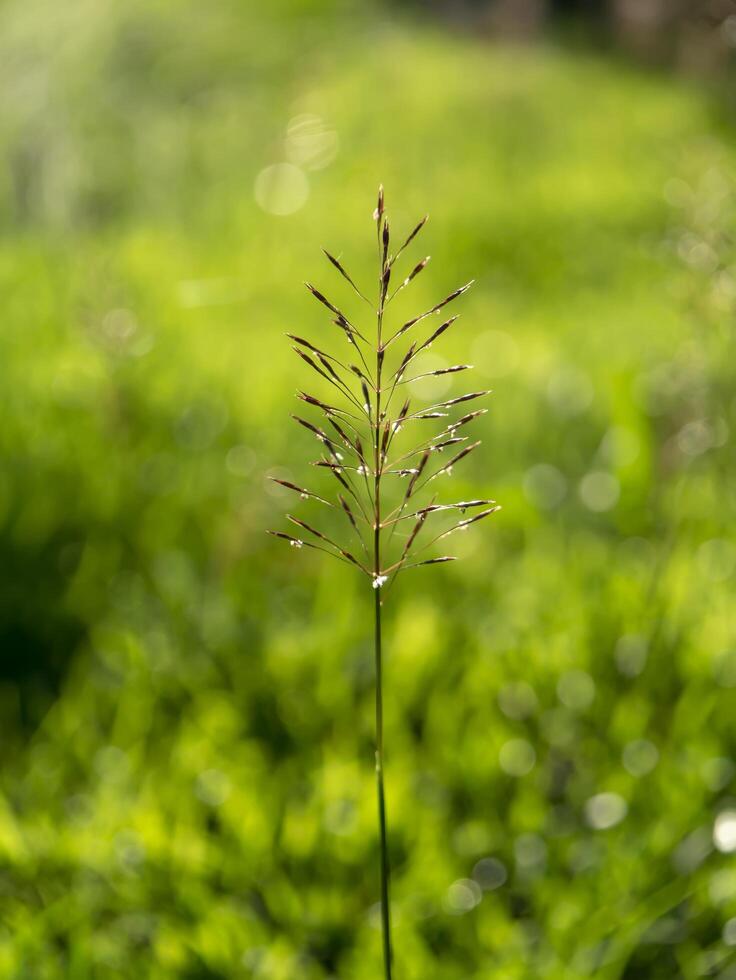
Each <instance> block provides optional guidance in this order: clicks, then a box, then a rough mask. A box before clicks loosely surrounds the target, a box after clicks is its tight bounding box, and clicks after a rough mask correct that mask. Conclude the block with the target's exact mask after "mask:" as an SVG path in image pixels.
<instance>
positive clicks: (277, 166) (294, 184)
mask: <svg viewBox="0 0 736 980" xmlns="http://www.w3.org/2000/svg"><path fill="white" fill-rule="evenodd" d="M253 190H254V194H255V198H256V201H257V202H258V204H259V205H260V206H261V207H262V208H263V210H264V211H266V212H268V214H275V215H279V216H285V215H288V214H294V212H295V211H298V210H299V209H300V208H302V207H304V205H305V204H306V202H307V198H308V197H309V181H308V180H307V177H306V175H305V173H304V171H302V170H300V169H299V167H295V166H294V164H293V163H274V164H272V166H270V167H264V169H263V170H261V172H260V173H259V174H258V176H257V177H256V180H255V185H254V189H253Z"/></svg>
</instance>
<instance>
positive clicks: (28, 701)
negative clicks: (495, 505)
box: [0, 0, 736, 980]
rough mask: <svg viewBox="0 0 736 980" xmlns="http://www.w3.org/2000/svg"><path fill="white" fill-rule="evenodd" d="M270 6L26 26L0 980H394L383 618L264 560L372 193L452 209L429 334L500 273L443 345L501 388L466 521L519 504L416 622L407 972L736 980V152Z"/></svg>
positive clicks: (549, 85) (2, 372) (616, 85)
mask: <svg viewBox="0 0 736 980" xmlns="http://www.w3.org/2000/svg"><path fill="white" fill-rule="evenodd" d="M250 6H251V5H249V4H238V3H235V2H226V3H223V4H219V5H206V6H204V7H200V6H198V5H196V4H194V3H191V2H185V3H182V4H180V5H174V4H171V3H168V2H164V0H156V2H153V3H150V4H143V3H133V4H125V3H122V2H121V0H105V2H104V3H101V4H91V3H85V2H82V0H75V2H73V3H71V4H68V5H66V6H56V5H52V4H50V3H48V2H46V0H27V2H25V3H20V2H19V0H10V2H5V3H4V4H2V5H1V6H0V28H1V29H0V83H2V93H3V94H2V97H1V98H2V101H1V102H0V139H2V145H3V162H4V165H3V168H2V171H1V173H0V218H2V228H3V231H2V239H1V240H0V294H1V295H2V330H1V332H0V384H1V386H2V404H3V412H2V426H0V458H1V460H2V466H1V467H0V569H1V571H0V587H1V588H0V651H1V653H0V667H1V671H0V718H2V735H3V739H2V770H1V776H0V976H2V977H7V978H9V980H62V978H63V980H108V978H110V980H112V978H133V977H135V978H144V977H145V978H148V977H150V978H152V980H164V978H186V980H220V978H221V980H225V978H227V980H231V978H237V977H244V978H246V977H254V978H264V980H265V978H268V980H292V978H304V980H318V978H319V980H327V978H332V980H336V978H339V980H375V978H376V977H378V976H379V975H380V969H381V966H380V962H381V961H380V933H379V930H378V918H377V910H376V906H375V902H376V901H377V896H378V874H377V865H376V855H377V834H376V827H375V823H376V820H375V800H374V774H373V742H372V737H373V714H372V712H373V700H372V699H373V667H372V652H371V632H370V631H371V602H372V598H373V596H372V592H371V589H370V587H367V586H366V583H365V581H364V580H363V579H360V578H358V576H357V575H353V574H351V572H349V571H348V570H346V569H344V567H343V566H338V565H334V567H333V565H332V563H330V562H327V561H324V560H322V557H321V556H319V555H316V554H310V553H305V552H299V553H294V551H293V550H291V549H289V548H288V547H282V545H281V543H280V542H277V541H275V540H274V539H270V538H268V537H267V536H266V535H265V533H264V531H265V529H266V528H267V527H273V526H281V523H280V522H281V521H282V515H283V513H284V511H285V510H286V508H287V506H288V505H289V504H290V503H291V501H289V500H288V498H285V497H284V496H282V495H281V494H276V493H275V489H274V487H273V485H272V484H270V483H269V482H268V481H267V479H266V477H267V476H269V475H278V476H282V477H285V478H287V479H294V480H297V482H299V480H300V479H301V478H302V477H304V474H305V472H306V468H307V463H308V461H309V459H311V458H312V450H313V444H312V443H310V441H309V439H308V438H307V437H306V434H304V438H302V435H301V434H300V433H298V432H297V430H296V427H295V426H293V424H292V423H291V422H290V421H289V419H288V414H289V412H291V411H293V410H294V405H295V404H296V403H295V402H294V400H293V392H294V389H295V388H296V387H297V386H302V385H304V384H306V369H304V368H303V366H301V365H300V364H299V362H298V361H297V359H296V358H295V357H294V356H293V355H292V354H291V353H290V351H289V344H288V341H287V340H286V338H285V337H284V334H285V332H287V331H289V332H297V333H304V334H306V335H307V336H310V337H313V338H314V339H316V340H318V341H321V342H324V343H332V342H333V340H334V328H332V327H331V326H330V325H329V323H328V322H327V321H326V320H325V318H324V317H322V315H321V313H320V310H319V308H318V306H317V305H316V304H315V303H314V302H313V301H312V300H311V299H310V298H309V296H308V295H307V294H306V292H305V290H304V289H303V287H302V285H301V283H302V281H303V280H305V279H308V280H310V281H313V282H315V284H316V285H318V286H320V288H325V289H327V288H328V287H329V288H330V292H331V294H334V295H335V296H336V297H339V299H340V301H341V302H343V301H345V302H349V301H348V299H347V296H348V294H347V293H346V292H345V291H344V290H343V288H342V285H343V284H341V283H340V282H339V280H338V279H337V278H336V277H335V276H334V272H333V270H331V269H330V267H329V266H328V265H327V263H326V262H324V259H323V257H322V255H321V253H320V247H321V246H325V247H327V248H329V249H330V250H332V251H334V252H336V253H339V254H341V255H342V256H343V258H344V260H345V262H346V263H348V264H349V266H350V268H351V270H354V271H355V274H356V276H357V277H359V278H360V280H361V282H371V281H372V280H371V276H372V275H373V273H372V271H371V270H372V269H373V266H372V264H371V263H372V262H373V259H374V252H373V247H374V242H373V237H372V235H373V226H372V223H371V220H370V218H371V212H372V210H373V206H374V198H375V190H376V187H377V185H378V183H379V181H383V183H384V184H385V185H386V193H387V208H388V211H389V213H390V215H391V219H392V224H393V227H394V228H396V229H397V230H398V231H397V234H400V232H401V231H402V230H405V231H408V230H409V228H410V227H411V225H412V222H413V221H414V220H416V219H417V218H419V217H420V216H421V215H422V214H423V213H424V212H425V211H429V212H430V214H431V221H430V223H429V224H428V226H427V228H426V229H425V231H424V232H423V239H422V242H421V244H419V243H418V244H417V248H416V251H415V254H416V257H417V258H419V257H420V256H421V255H422V254H425V252H429V253H431V255H432V257H433V259H432V263H431V265H430V267H429V268H428V270H427V271H426V272H425V273H424V274H423V275H422V276H421V277H419V279H418V280H417V282H416V284H415V285H413V286H412V289H411V290H406V291H405V295H406V298H405V299H403V298H402V301H401V302H402V305H401V307H400V311H401V313H406V314H407V315H409V314H411V313H413V312H418V311H419V310H421V309H424V308H426V307H427V306H429V305H431V304H432V303H434V302H436V301H437V299H439V298H441V296H443V295H445V294H446V293H447V292H448V291H449V290H450V289H452V288H454V287H455V286H457V285H460V284H461V283H462V282H464V281H466V280H467V279H468V278H471V277H475V278H476V280H477V283H476V286H475V287H474V289H473V290H472V291H471V292H470V293H469V294H468V297H467V299H464V300H463V304H464V305H463V310H462V312H463V317H462V320H461V321H459V323H458V329H457V330H456V332H454V336H452V337H451V338H449V339H448V344H447V347H446V348H445V349H443V350H442V351H440V350H439V349H438V351H437V353H438V354H441V355H442V356H443V357H444V356H446V357H447V359H448V361H450V362H456V361H470V362H471V363H474V364H475V365H476V367H477V372H476V373H477V378H478V383H479V386H481V387H491V388H493V389H494V395H493V397H492V400H491V402H490V409H491V410H490V412H489V414H488V415H487V416H485V417H484V419H482V420H481V421H480V422H479V423H477V425H478V428H477V433H478V435H479V437H481V438H482V439H483V441H484V446H483V450H482V452H480V453H477V454H475V455H474V456H473V457H472V458H471V459H470V460H469V461H468V464H467V467H466V468H465V469H462V470H458V472H457V474H456V475H455V476H454V477H453V482H454V484H455V487H454V491H455V494H456V496H455V497H454V499H462V498H463V497H465V496H472V495H476V496H489V497H494V498H496V499H498V500H499V502H501V503H502V504H503V510H502V512H501V513H500V514H499V515H497V516H496V517H494V519H493V521H492V522H489V523H487V524H486V523H484V524H481V525H479V527H478V529H477V530H476V532H475V533H474V534H473V535H472V536H467V538H463V539H462V541H461V542H460V543H461V544H462V549H461V550H462V553H463V558H464V560H463V561H462V562H457V563H455V564H453V565H448V566H440V567H438V568H437V569H426V570H418V571H417V572H416V573H413V574H414V578H411V576H410V575H408V574H407V575H406V576H404V577H403V578H402V579H400V581H399V583H398V584H397V587H396V589H395V590H392V593H391V595H390V597H389V599H388V601H387V606H386V648H387V664H386V673H387V676H386V684H387V694H386V701H387V703H386V712H387V720H386V724H387V736H386V737H387V754H388V758H387V766H388V771H387V780H388V785H387V792H388V807H389V822H390V838H391V855H392V864H393V867H394V903H395V908H394V917H395V946H396V977H397V980H429V978H438V980H486V978H489V980H490V978H496V977H498V978H503V980H537V978H549V980H570V978H578V977H580V978H583V977H593V976H595V977H598V978H602V980H639V978H641V980H673V978H684V980H690V978H697V977H701V976H713V977H716V976H717V977H723V978H731V980H732V978H733V977H736V954H735V953H734V949H735V948H736V869H735V868H734V864H733V856H732V852H733V851H735V850H736V782H735V781H734V774H735V773H736V766H735V765H734V759H735V758H736V755H735V753H736V730H735V729H734V717H736V694H735V690H736V645H735V643H736V641H735V637H734V612H733V607H734V603H733V591H734V575H735V574H736V536H735V534H734V526H735V525H734V512H735V511H736V489H735V488H736V482H735V481H734V477H735V476H736V464H735V463H734V457H733V448H732V447H733V433H734V430H735V428H736V401H734V380H735V378H734V374H735V371H736V368H735V367H734V364H736V361H735V359H734V353H735V351H734V321H733V314H734V303H735V302H736V254H735V253H734V250H733V247H732V243H731V236H732V234H733V228H734V227H736V221H735V220H734V219H736V214H735V213H734V211H735V209H734V204H733V201H734V196H733V183H732V174H733V167H734V160H735V159H736V148H735V147H734V136H733V131H732V130H730V129H727V128H725V124H724V123H723V122H722V121H721V120H720V118H719V115H718V113H717V112H716V110H715V108H714V105H713V103H712V102H711V101H710V98H709V96H708V95H707V94H706V93H705V92H701V91H699V90H698V89H697V88H696V87H694V86H693V85H692V84H688V83H686V82H684V81H682V80H677V79H674V78H672V77H670V76H668V75H665V74H662V75H659V74H656V73H653V72H646V71H643V70H641V69H637V68H634V67H631V66H629V65H626V64H623V63H620V62H617V61H615V60H613V59H612V58H611V59H607V58H605V57H604V56H603V55H595V54H592V53H590V54H586V53H584V52H582V51H572V50H566V49H565V48H564V46H559V45H553V44H552V43H551V42H550V43H548V44H546V45H539V46H533V47H526V48H525V47H521V48H514V47H511V46H503V45H500V44H498V43H493V42H491V41H488V40H482V39H474V38H472V37H470V36H464V35H462V34H453V33H450V32H449V31H448V30H447V29H444V28H442V27H441V25H439V24H434V25H433V24H432V23H431V22H429V21H427V20H424V21H422V22H420V21H416V22H415V21H412V20H410V19H402V18H401V17H398V16H396V15H395V14H390V13H389V12H387V11H386V10H383V9H377V8H374V7H372V6H369V5H364V6H345V5H343V4H338V3H337V2H333V3H329V2H326V0H322V2H318V0H312V2H306V0H302V2H296V0H293V2H291V3H286V2H285V0H282V2H280V3H274V4H269V5H262V8H265V9H259V10H255V9H249V7H250ZM305 116H306V117H309V118H305ZM284 162H288V163H289V164H290V166H291V167H292V169H290V170H286V171H281V173H282V174H285V175H286V178H288V179H287V180H286V183H285V184H283V185H282V186H280V187H279V186H277V187H276V189H275V190H274V188H273V186H271V185H269V184H268V180H267V178H268V173H266V175H265V176H264V175H263V171H264V169H265V168H268V167H271V166H273V165H275V164H280V163H284ZM294 168H296V169H294ZM259 175H261V177H260V179H259ZM254 188H255V189H256V191H255V192H254ZM256 193H257V195H258V198H259V199H260V202H261V204H265V207H266V208H267V209H269V210H265V209H264V207H263V206H261V204H259V201H258V200H257V198H256ZM289 208H296V210H294V211H293V212H292V213H290V214H287V215H279V214H275V213H273V210H274V209H276V210H284V209H287V210H288V209H289ZM422 250H425V251H422ZM402 296H403V294H402ZM351 308H352V307H351ZM357 310H358V308H357V307H355V308H354V312H355V313H356V315H357ZM398 315H399V314H398V313H397V316H398ZM438 347H439V345H438ZM433 354H434V351H433ZM453 391H454V389H453ZM323 486H328V484H327V483H326V481H323ZM458 553H459V552H458Z"/></svg>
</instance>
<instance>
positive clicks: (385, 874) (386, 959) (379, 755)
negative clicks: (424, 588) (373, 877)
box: [376, 589, 392, 980]
mask: <svg viewBox="0 0 736 980" xmlns="http://www.w3.org/2000/svg"><path fill="white" fill-rule="evenodd" d="M382 673H383V671H382V661H381V596H380V589H376V782H377V784H378V824H379V828H380V832H381V933H382V936H383V968H384V973H385V977H386V980H391V959H392V949H391V912H390V906H389V863H388V847H387V842H386V796H385V791H384V787H383V677H382Z"/></svg>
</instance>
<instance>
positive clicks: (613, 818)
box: [585, 793, 628, 830]
mask: <svg viewBox="0 0 736 980" xmlns="http://www.w3.org/2000/svg"><path fill="white" fill-rule="evenodd" d="M627 812H628V805H627V803H626V800H625V799H624V798H623V797H622V796H619V794H618V793H597V794H596V795H595V796H591V798H590V799H589V800H588V801H587V802H586V804H585V819H586V820H587V822H588V825H589V826H590V827H592V828H593V829H594V830H609V829H610V828H611V827H615V826H616V825H617V824H619V823H621V821H622V820H623V819H624V817H625V816H626V814H627Z"/></svg>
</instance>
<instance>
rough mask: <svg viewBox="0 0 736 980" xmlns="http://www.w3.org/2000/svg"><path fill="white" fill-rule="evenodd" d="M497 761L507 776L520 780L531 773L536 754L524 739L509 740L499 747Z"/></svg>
mask: <svg viewBox="0 0 736 980" xmlns="http://www.w3.org/2000/svg"><path fill="white" fill-rule="evenodd" d="M498 761H499V763H500V765H501V768H502V769H503V771H504V772H505V773H507V775H509V776H515V777H517V778H520V777H521V776H526V775H528V774H529V773H530V772H531V771H532V769H533V768H534V764H535V763H536V761H537V754H536V752H535V751H534V747H533V746H532V744H531V742H527V740H526V739H525V738H511V739H509V741H508V742H504V744H503V745H502V746H501V751H500V752H499V754H498Z"/></svg>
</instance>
